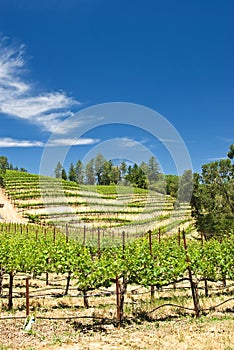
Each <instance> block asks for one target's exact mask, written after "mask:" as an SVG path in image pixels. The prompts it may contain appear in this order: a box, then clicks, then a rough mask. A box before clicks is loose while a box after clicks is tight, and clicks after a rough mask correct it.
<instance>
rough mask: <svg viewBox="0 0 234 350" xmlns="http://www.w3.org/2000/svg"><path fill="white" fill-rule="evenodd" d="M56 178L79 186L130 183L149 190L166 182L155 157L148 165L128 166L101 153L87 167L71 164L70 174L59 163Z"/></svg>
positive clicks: (79, 162) (55, 173) (78, 163)
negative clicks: (117, 162) (106, 157)
mask: <svg viewBox="0 0 234 350" xmlns="http://www.w3.org/2000/svg"><path fill="white" fill-rule="evenodd" d="M54 176H55V177H56V178H62V179H64V180H69V181H74V182H77V183H78V184H87V185H111V184H113V185H116V184H119V183H122V184H127V183H129V184H132V185H134V186H135V187H139V188H149V186H156V187H157V188H159V187H160V181H161V182H162V181H164V176H163V174H161V173H160V166H159V163H158V162H157V160H156V158H155V157H153V156H152V157H151V158H150V159H149V161H148V162H147V163H146V162H142V163H141V164H140V165H138V164H136V163H135V164H133V165H127V163H126V162H125V161H122V162H121V163H120V164H117V165H116V164H114V163H113V161H112V160H107V159H105V157H104V156H103V155H102V154H101V153H98V154H97V156H96V157H95V158H92V159H91V160H90V161H89V162H88V163H87V164H85V165H84V164H83V163H82V162H81V161H80V160H78V161H77V162H76V164H74V163H71V164H70V167H69V170H68V172H67V171H66V170H65V169H64V167H63V165H62V164H61V162H58V163H57V166H56V168H55V170H54Z"/></svg>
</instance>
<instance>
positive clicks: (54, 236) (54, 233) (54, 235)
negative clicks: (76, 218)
mask: <svg viewBox="0 0 234 350" xmlns="http://www.w3.org/2000/svg"><path fill="white" fill-rule="evenodd" d="M53 241H54V243H55V241H56V228H55V226H54V232H53Z"/></svg>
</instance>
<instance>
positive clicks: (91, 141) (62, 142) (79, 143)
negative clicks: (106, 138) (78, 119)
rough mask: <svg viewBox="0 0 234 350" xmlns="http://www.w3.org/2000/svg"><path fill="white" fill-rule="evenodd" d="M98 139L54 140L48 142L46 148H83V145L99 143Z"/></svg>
mask: <svg viewBox="0 0 234 350" xmlns="http://www.w3.org/2000/svg"><path fill="white" fill-rule="evenodd" d="M99 141H100V140H99V139H92V138H80V139H75V138H74V139H73V138H61V139H54V140H50V141H49V142H48V143H47V144H46V146H54V147H55V146H85V145H92V144H95V143H97V142H99Z"/></svg>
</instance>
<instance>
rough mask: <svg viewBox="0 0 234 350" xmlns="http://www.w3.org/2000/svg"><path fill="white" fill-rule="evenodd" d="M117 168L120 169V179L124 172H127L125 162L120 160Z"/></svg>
mask: <svg viewBox="0 0 234 350" xmlns="http://www.w3.org/2000/svg"><path fill="white" fill-rule="evenodd" d="M119 169H120V173H121V179H123V178H124V176H125V175H126V172H127V164H126V163H125V162H124V161H122V162H121V164H120V167H119Z"/></svg>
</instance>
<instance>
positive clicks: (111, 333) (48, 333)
mask: <svg viewBox="0 0 234 350" xmlns="http://www.w3.org/2000/svg"><path fill="white" fill-rule="evenodd" d="M23 323H24V322H23V321H21V320H20V321H16V320H15V321H1V323H0V334H1V335H0V339H1V340H0V349H2V350H6V349H16V350H19V349H27V350H34V349H38V350H62V349H64V350H81V349H82V350H92V349H100V350H101V349H103V350H111V349H113V350H117V349H118V350H127V349H134V350H141V349H147V350H154V349H155V350H156V349H158V350H190V349H191V350H201V349H202V350H232V349H234V319H227V318H225V317H224V318H222V317H221V316H220V315H213V316H212V317H210V318H206V319H205V318H201V319H200V320H194V319H191V318H190V319H183V318H181V319H179V318H178V319H175V320H173V319H172V320H168V321H156V322H155V321H154V322H143V323H139V324H134V325H131V324H130V325H126V326H124V327H123V328H121V329H120V330H119V329H117V328H116V327H114V326H113V325H98V326H96V327H89V326H87V327H81V324H80V323H79V322H78V321H48V320H46V321H44V320H38V321H36V323H35V324H34V327H33V331H32V334H27V333H25V332H23V330H22V327H23ZM1 343H2V345H1Z"/></svg>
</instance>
